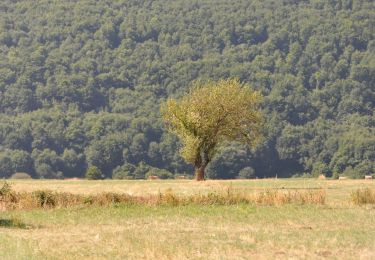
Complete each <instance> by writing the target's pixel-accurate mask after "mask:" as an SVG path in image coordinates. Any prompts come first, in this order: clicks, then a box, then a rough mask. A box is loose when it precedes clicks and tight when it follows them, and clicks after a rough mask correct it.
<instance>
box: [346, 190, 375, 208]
mask: <svg viewBox="0 0 375 260" xmlns="http://www.w3.org/2000/svg"><path fill="white" fill-rule="evenodd" d="M350 197H351V200H352V202H353V203H354V204H356V205H362V204H375V189H370V188H365V189H357V190H356V191H354V192H352V193H351V196H350Z"/></svg>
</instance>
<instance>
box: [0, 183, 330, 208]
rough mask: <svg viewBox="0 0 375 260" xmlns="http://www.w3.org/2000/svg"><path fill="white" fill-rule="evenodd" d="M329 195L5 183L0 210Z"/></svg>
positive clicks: (263, 201) (321, 199) (318, 199)
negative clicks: (83, 190)
mask: <svg viewBox="0 0 375 260" xmlns="http://www.w3.org/2000/svg"><path fill="white" fill-rule="evenodd" d="M325 198H326V194H325V191H324V190H323V189H319V190H309V189H306V190H266V191H263V192H256V193H254V192H248V193H246V192H239V191H236V190H233V189H232V188H228V189H226V190H222V191H214V192H209V193H206V194H194V195H187V196H186V195H177V194H175V193H174V192H173V191H172V190H166V191H165V192H164V193H162V192H159V193H158V194H148V195H143V196H133V195H129V194H125V193H112V192H103V193H98V194H95V195H82V194H73V193H65V192H55V191H51V190H38V191H34V192H16V191H14V190H12V189H11V187H10V185H9V184H7V183H5V184H4V186H3V188H2V189H1V190H0V209H1V210H3V211H5V210H16V209H26V210H27V209H36V208H44V209H52V208H69V207H75V206H85V205H87V206H89V205H95V206H107V205H112V204H128V205H129V204H130V205H148V206H159V205H166V206H184V205H190V204H196V205H238V204H253V205H269V206H279V205H284V204H301V205H303V204H315V205H323V204H324V203H325Z"/></svg>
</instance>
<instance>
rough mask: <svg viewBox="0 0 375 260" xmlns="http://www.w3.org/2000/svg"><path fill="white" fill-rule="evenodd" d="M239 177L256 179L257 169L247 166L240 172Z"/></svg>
mask: <svg viewBox="0 0 375 260" xmlns="http://www.w3.org/2000/svg"><path fill="white" fill-rule="evenodd" d="M238 177H239V178H241V179H254V178H255V171H254V169H253V168H251V167H245V168H243V169H242V170H241V171H240V172H239V174H238Z"/></svg>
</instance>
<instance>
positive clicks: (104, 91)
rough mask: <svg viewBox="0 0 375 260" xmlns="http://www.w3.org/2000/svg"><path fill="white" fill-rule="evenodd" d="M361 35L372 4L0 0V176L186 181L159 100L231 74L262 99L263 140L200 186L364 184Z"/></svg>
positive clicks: (223, 162)
mask: <svg viewBox="0 0 375 260" xmlns="http://www.w3.org/2000/svg"><path fill="white" fill-rule="evenodd" d="M374 35H375V4H374V2H373V1H371V0H300V1H299V0H276V1H275V0H231V1H224V0H191V1H186V0H155V1H152V0H144V1H142V0H101V1H94V0H82V1H73V0H69V1H58V0H35V1H30V0H18V1H13V0H2V1H1V2H0V113H1V114H0V150H1V152H0V177H9V176H11V175H12V174H13V173H15V172H27V173H29V174H31V175H32V176H33V177H36V178H62V177H73V176H77V177H82V176H84V174H85V171H86V169H87V167H88V166H90V165H93V166H97V167H98V168H99V169H100V170H101V171H102V173H103V174H104V175H105V176H106V177H109V178H110V177H112V174H113V177H116V178H144V177H145V174H146V173H147V172H149V171H150V170H151V171H152V172H153V173H154V174H162V175H163V176H164V177H168V176H170V175H171V174H170V173H184V172H186V173H189V174H192V169H191V168H190V166H188V165H186V164H185V163H184V162H183V160H182V159H181V158H180V156H179V154H178V150H179V143H178V140H177V139H176V138H175V137H174V136H171V135H169V134H167V133H166V132H164V130H163V123H162V121H161V117H160V112H159V107H160V103H161V102H163V101H164V100H165V99H166V98H167V97H169V96H173V97H180V96H181V95H183V93H185V91H186V90H187V88H188V86H189V85H190V83H191V82H192V81H194V80H196V79H214V80H217V79H221V78H230V77H238V78H239V79H240V80H241V81H242V82H245V83H249V84H251V85H252V86H253V88H254V89H256V90H259V91H260V92H261V93H262V94H263V95H264V96H265V98H264V103H263V110H264V114H265V116H266V123H267V124H266V125H267V128H266V129H265V136H266V139H265V142H264V144H263V145H261V146H260V147H259V148H258V149H257V150H256V151H251V150H249V149H247V148H246V147H243V146H240V145H237V144H228V146H227V147H223V149H222V151H221V154H220V156H218V157H217V159H216V160H214V161H213V162H211V163H210V165H209V167H208V168H209V169H208V171H207V173H208V175H209V177H211V178H234V177H237V176H238V175H240V176H241V177H245V178H249V177H255V176H257V177H269V176H275V175H276V174H277V175H278V176H279V177H280V176H284V177H287V176H292V175H294V174H296V173H302V172H307V173H312V174H319V173H325V174H326V175H327V176H331V175H334V176H338V174H346V175H350V176H352V177H361V176H363V175H364V174H371V173H373V172H374V168H375V163H374V162H375V131H374V125H375V117H374V103H375V39H374ZM161 169H163V170H161ZM168 171H169V172H170V173H169V172H168Z"/></svg>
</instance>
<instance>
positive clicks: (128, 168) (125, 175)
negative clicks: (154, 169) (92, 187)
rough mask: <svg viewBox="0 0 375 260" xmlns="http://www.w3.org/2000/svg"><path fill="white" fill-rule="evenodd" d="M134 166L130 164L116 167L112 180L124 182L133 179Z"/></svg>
mask: <svg viewBox="0 0 375 260" xmlns="http://www.w3.org/2000/svg"><path fill="white" fill-rule="evenodd" d="M134 172H135V166H134V165H133V164H131V163H125V164H124V165H121V166H117V167H116V168H115V169H114V170H113V172H112V179H118V180H124V179H127V180H129V179H134Z"/></svg>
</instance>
